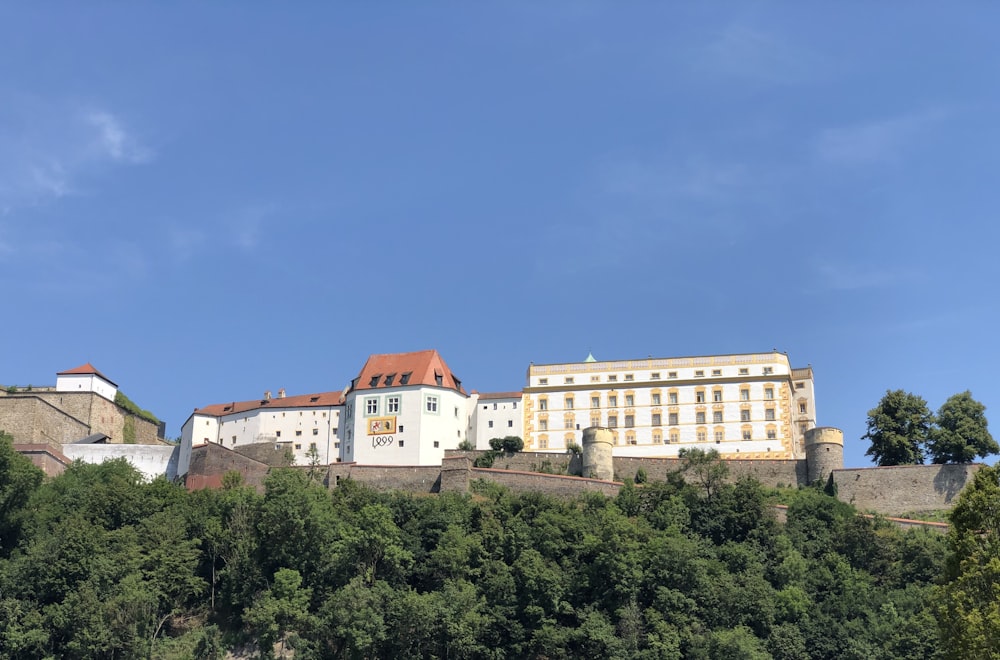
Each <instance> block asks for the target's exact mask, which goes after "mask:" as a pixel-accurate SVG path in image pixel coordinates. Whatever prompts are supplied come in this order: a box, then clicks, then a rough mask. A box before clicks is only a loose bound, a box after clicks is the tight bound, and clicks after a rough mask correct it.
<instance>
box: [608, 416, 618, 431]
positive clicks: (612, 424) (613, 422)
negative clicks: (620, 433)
mask: <svg viewBox="0 0 1000 660" xmlns="http://www.w3.org/2000/svg"><path fill="white" fill-rule="evenodd" d="M608 428H611V429H615V428H618V415H608Z"/></svg>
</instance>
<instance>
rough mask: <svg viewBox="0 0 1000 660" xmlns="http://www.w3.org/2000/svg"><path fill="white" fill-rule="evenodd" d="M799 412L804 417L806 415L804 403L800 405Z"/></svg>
mask: <svg viewBox="0 0 1000 660" xmlns="http://www.w3.org/2000/svg"><path fill="white" fill-rule="evenodd" d="M799 412H800V413H802V414H803V415H805V414H806V404H804V403H800V404H799Z"/></svg>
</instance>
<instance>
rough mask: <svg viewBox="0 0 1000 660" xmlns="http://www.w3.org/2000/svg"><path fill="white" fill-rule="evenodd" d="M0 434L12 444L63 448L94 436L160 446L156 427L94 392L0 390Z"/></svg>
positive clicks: (109, 440) (48, 389) (119, 441)
mask: <svg viewBox="0 0 1000 660" xmlns="http://www.w3.org/2000/svg"><path fill="white" fill-rule="evenodd" d="M0 430H2V431H6V432H7V433H9V434H11V435H13V436H14V438H15V441H16V442H20V443H39V442H42V443H44V442H55V443H59V444H67V443H71V442H75V441H77V440H80V439H82V438H85V437H87V436H88V435H92V434H95V433H103V434H104V435H106V436H108V442H109V443H111V444H122V443H128V444H137V445H157V444H162V442H161V440H160V438H159V437H158V436H159V427H158V426H157V425H156V424H153V423H152V422H149V421H147V420H145V419H142V418H141V417H138V416H136V415H133V414H132V413H130V412H128V411H127V410H125V409H124V408H121V407H119V406H118V405H117V404H115V403H114V402H113V401H109V400H108V399H105V398H104V397H103V396H101V395H99V394H96V393H94V392H56V391H55V390H54V388H41V389H37V390H36V389H32V390H18V391H17V392H13V393H8V392H7V391H5V390H2V389H0Z"/></svg>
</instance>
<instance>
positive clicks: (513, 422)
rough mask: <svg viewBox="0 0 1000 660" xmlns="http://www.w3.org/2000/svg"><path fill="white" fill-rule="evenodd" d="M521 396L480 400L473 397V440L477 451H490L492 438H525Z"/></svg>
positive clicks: (471, 438) (471, 401) (471, 436)
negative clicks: (514, 436) (508, 436)
mask: <svg viewBox="0 0 1000 660" xmlns="http://www.w3.org/2000/svg"><path fill="white" fill-rule="evenodd" d="M521 398H522V397H521V396H520V395H518V396H517V397H509V398H489V399H480V398H479V397H477V396H475V395H473V398H472V399H470V407H471V408H472V425H471V427H472V432H471V434H470V438H469V439H470V440H472V441H473V442H474V443H475V445H476V449H489V448H490V439H491V438H502V437H504V436H506V435H516V436H517V437H519V438H523V437H524V405H523V404H522V401H521Z"/></svg>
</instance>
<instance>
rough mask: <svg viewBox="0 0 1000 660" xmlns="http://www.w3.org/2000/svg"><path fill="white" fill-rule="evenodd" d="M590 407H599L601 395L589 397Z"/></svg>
mask: <svg viewBox="0 0 1000 660" xmlns="http://www.w3.org/2000/svg"><path fill="white" fill-rule="evenodd" d="M590 407H591V408H600V407H601V397H599V396H592V397H590Z"/></svg>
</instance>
